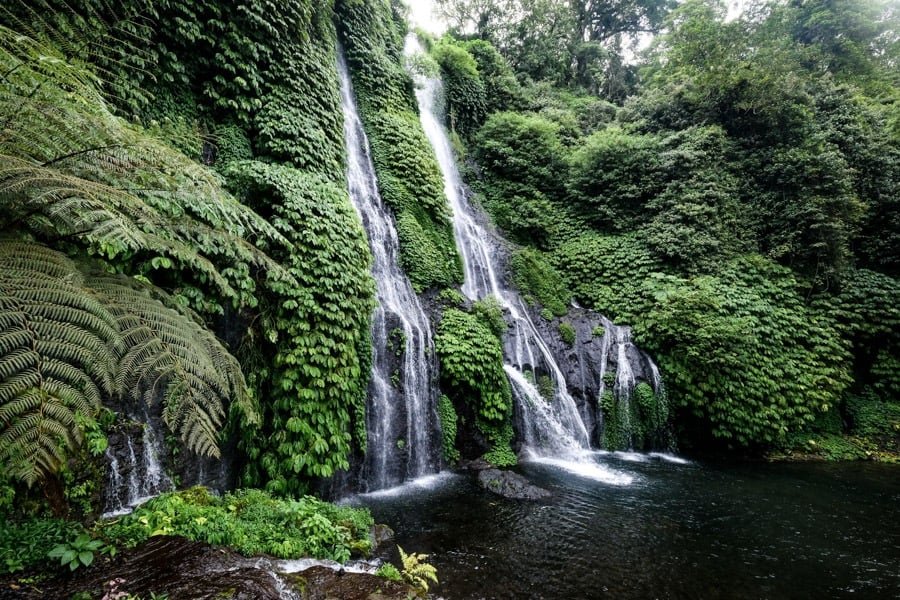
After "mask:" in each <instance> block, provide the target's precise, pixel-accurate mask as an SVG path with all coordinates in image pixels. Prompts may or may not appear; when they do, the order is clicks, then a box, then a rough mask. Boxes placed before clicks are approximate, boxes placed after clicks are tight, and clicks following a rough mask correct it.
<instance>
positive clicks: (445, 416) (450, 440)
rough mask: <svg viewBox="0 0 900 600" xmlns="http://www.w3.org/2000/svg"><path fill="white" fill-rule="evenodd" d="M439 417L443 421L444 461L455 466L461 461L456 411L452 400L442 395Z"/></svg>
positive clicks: (439, 402)
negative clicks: (457, 442) (457, 443)
mask: <svg viewBox="0 0 900 600" xmlns="http://www.w3.org/2000/svg"><path fill="white" fill-rule="evenodd" d="M438 417H439V418H440V419H441V447H442V448H443V451H444V460H445V461H447V462H448V463H450V464H454V463H456V462H457V461H458V460H459V450H457V449H456V421H457V415H456V409H455V408H454V407H453V402H451V400H450V398H448V397H447V396H445V395H443V394H441V397H440V398H439V399H438Z"/></svg>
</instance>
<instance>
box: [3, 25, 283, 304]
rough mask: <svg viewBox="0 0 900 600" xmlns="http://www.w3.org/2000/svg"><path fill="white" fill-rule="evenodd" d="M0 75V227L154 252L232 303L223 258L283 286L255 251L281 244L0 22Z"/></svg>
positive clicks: (189, 164) (37, 45) (105, 249)
mask: <svg viewBox="0 0 900 600" xmlns="http://www.w3.org/2000/svg"><path fill="white" fill-rule="evenodd" d="M0 74H2V75H0V127H2V129H0V209H2V211H3V217H2V218H0V224H2V225H4V226H5V227H6V228H21V227H23V226H24V227H26V228H28V229H29V230H31V231H32V232H34V233H35V234H36V235H38V236H40V237H41V238H43V239H48V240H53V239H58V238H61V237H67V238H77V239H81V240H84V241H85V242H86V243H87V244H89V245H90V246H91V247H92V248H93V250H94V251H97V252H100V253H102V254H104V255H106V256H108V257H110V258H112V257H117V256H121V257H131V256H135V255H138V256H141V257H144V258H152V257H154V256H163V257H166V258H168V259H170V260H171V262H172V263H174V264H176V265H180V266H181V267H182V268H183V269H184V270H185V271H186V272H188V273H192V274H193V276H195V277H199V278H200V279H201V280H206V281H208V282H209V283H211V284H212V285H214V286H215V287H217V288H218V290H219V292H220V293H222V294H223V295H224V296H225V297H227V298H238V297H239V296H240V294H239V292H238V291H237V290H236V289H235V286H234V283H235V282H234V281H229V280H228V277H227V276H225V275H223V273H222V271H223V270H224V269H225V268H226V267H231V266H232V265H233V264H235V263H243V264H247V265H252V266H255V267H256V268H261V269H264V270H267V271H268V272H270V273H274V274H276V276H277V277H279V278H285V279H288V280H290V276H289V275H288V274H287V272H286V271H285V270H283V269H282V268H281V267H280V266H279V265H278V264H277V263H275V262H274V261H272V260H270V259H269V258H268V256H267V255H266V254H265V253H264V252H263V250H262V249H261V248H266V247H267V246H272V245H284V246H289V243H288V242H287V241H286V240H285V239H284V238H283V237H282V236H281V235H280V234H279V233H278V232H277V231H276V230H275V228H273V227H272V226H270V225H269V224H268V223H267V222H266V221H265V220H264V219H262V218H261V217H259V216H258V215H257V214H256V213H254V212H253V211H252V210H250V209H248V208H247V207H245V206H243V205H242V204H241V203H239V202H238V201H237V200H236V199H234V198H233V197H232V196H231V195H229V194H228V193H226V192H225V191H224V190H223V189H222V187H221V185H220V182H219V180H218V178H217V176H216V175H215V174H214V173H213V172H212V171H210V170H209V169H207V168H205V167H203V166H202V165H200V164H198V163H196V162H194V161H193V160H191V159H189V158H188V157H186V156H184V155H182V154H180V153H179V152H177V151H176V150H174V149H172V148H171V147H169V146H167V145H166V144H164V143H162V142H160V141H158V140H156V139H154V138H153V137H151V136H149V135H148V134H146V133H145V132H143V131H142V130H140V129H138V128H137V127H135V126H131V125H128V124H126V123H125V122H124V121H122V120H121V119H119V118H118V117H116V116H115V115H113V114H112V112H111V111H110V109H109V108H108V106H107V104H106V102H105V100H104V98H103V96H102V95H101V94H100V92H99V91H98V88H99V82H98V81H97V80H96V79H95V77H94V76H93V75H92V74H91V73H90V72H89V71H87V70H86V69H84V68H82V67H80V66H78V65H76V64H73V63H71V62H67V61H66V60H65V59H64V58H63V57H62V56H61V55H59V54H58V53H56V52H55V51H54V50H53V49H52V48H49V47H47V46H46V45H45V44H42V43H41V42H38V41H36V40H34V39H31V38H28V37H26V36H23V35H19V34H17V33H15V32H14V31H12V30H10V29H8V28H5V27H2V26H0ZM248 240H253V242H252V243H251V242H250V241H248Z"/></svg>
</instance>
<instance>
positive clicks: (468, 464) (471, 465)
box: [459, 458, 494, 471]
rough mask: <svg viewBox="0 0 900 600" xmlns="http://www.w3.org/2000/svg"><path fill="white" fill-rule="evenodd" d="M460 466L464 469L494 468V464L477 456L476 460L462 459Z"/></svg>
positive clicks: (480, 469)
mask: <svg viewBox="0 0 900 600" xmlns="http://www.w3.org/2000/svg"><path fill="white" fill-rule="evenodd" d="M459 468H460V470H462V471H485V470H487V469H493V468H494V465H492V464H491V463H489V462H488V461H486V460H484V459H483V458H476V459H475V460H464V461H460V463H459Z"/></svg>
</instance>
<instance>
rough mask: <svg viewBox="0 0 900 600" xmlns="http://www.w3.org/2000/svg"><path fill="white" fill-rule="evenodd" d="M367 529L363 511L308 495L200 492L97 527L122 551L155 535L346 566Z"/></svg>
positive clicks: (172, 496)
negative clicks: (292, 497)
mask: <svg viewBox="0 0 900 600" xmlns="http://www.w3.org/2000/svg"><path fill="white" fill-rule="evenodd" d="M372 524H373V521H372V517H371V515H370V514H369V512H368V510H366V509H359V508H350V507H343V506H336V505H333V504H329V503H327V502H323V501H321V500H318V499H316V498H313V497H310V496H305V497H303V498H301V499H300V500H287V499H286V500H277V499H274V498H272V497H271V496H269V495H268V494H267V493H265V492H263V491H261V490H238V491H235V492H231V493H228V494H225V495H224V496H222V497H217V496H213V495H211V494H210V493H209V492H208V491H207V490H206V489H205V488H192V489H189V490H185V491H182V492H171V493H168V494H163V495H162V496H159V497H157V498H154V499H153V500H150V501H149V502H147V503H146V504H144V505H142V506H141V507H140V508H138V509H136V510H135V511H134V512H133V513H131V514H129V515H126V516H124V517H120V518H117V519H114V520H112V521H104V522H102V523H101V524H100V526H99V527H100V531H101V533H102V534H103V535H104V536H105V537H106V538H107V539H110V540H114V541H115V542H116V543H121V544H123V545H125V546H127V547H133V546H135V545H137V544H139V543H141V542H142V541H144V540H146V539H147V538H149V537H150V536H154V535H180V536H183V537H186V538H188V539H191V540H197V541H203V542H206V543H208V544H213V545H217V546H229V547H231V548H234V549H235V550H237V551H238V552H240V553H242V554H244V555H247V556H253V555H259V554H268V555H271V556H275V557H277V558H300V557H306V556H311V557H315V558H328V559H331V560H337V561H339V562H346V561H347V560H349V559H350V555H351V552H354V551H361V552H365V553H368V551H369V550H370V542H369V539H368V536H369V529H370V528H371V526H372Z"/></svg>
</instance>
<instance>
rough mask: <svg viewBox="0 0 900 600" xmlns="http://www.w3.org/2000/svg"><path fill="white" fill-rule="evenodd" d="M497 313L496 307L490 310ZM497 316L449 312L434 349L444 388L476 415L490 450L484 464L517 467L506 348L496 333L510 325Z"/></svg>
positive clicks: (444, 318) (450, 309) (438, 333)
mask: <svg viewBox="0 0 900 600" xmlns="http://www.w3.org/2000/svg"><path fill="white" fill-rule="evenodd" d="M492 308H494V309H497V307H496V306H494V307H492ZM498 313H499V311H497V312H494V313H493V316H491V312H487V314H485V311H481V312H480V313H479V312H475V311H474V310H473V312H472V313H471V314H470V313H466V312H463V311H461V310H459V309H455V308H448V309H446V310H445V311H444V313H443V315H442V316H441V321H440V323H439V324H438V329H437V335H436V336H435V350H436V351H437V353H438V357H439V358H440V364H441V386H442V388H443V389H445V390H446V391H447V394H448V396H449V398H451V399H452V400H453V401H454V402H457V403H463V402H464V403H466V404H467V405H468V406H469V407H470V408H471V409H472V410H473V411H474V412H475V415H476V421H475V425H476V427H477V428H478V430H479V431H480V432H481V433H482V434H483V435H484V437H485V439H486V440H487V442H488V443H489V444H490V445H491V450H490V452H488V454H486V455H485V457H484V458H485V460H488V461H489V462H491V463H492V464H495V465H497V466H511V465H514V464H516V457H515V454H514V453H513V452H512V450H511V448H510V444H511V442H512V439H513V429H512V423H511V417H512V390H511V389H510V387H509V380H508V379H507V377H506V373H505V372H504V370H503V348H502V346H501V342H500V338H499V337H498V336H499V335H500V333H501V332H502V330H499V331H498V330H497V329H492V326H491V322H492V321H494V322H495V323H496V325H499V324H502V325H503V329H505V327H506V323H505V322H504V321H503V319H502V318H501V317H500V316H499V314H498Z"/></svg>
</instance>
